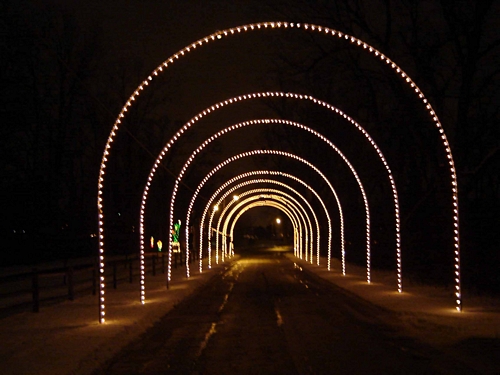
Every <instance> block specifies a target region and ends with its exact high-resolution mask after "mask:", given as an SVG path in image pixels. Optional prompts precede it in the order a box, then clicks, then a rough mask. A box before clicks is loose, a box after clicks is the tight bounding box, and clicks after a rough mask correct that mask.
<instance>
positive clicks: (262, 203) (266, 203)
mask: <svg viewBox="0 0 500 375" xmlns="http://www.w3.org/2000/svg"><path fill="white" fill-rule="evenodd" d="M262 206H268V207H275V208H277V209H279V210H281V211H282V212H283V213H284V214H285V215H287V216H288V219H289V220H290V222H291V223H292V226H293V228H294V256H296V257H298V258H299V257H300V253H299V249H298V246H297V242H298V230H297V228H296V225H297V223H295V221H294V218H293V217H292V216H291V214H290V212H289V211H288V209H287V208H286V207H285V206H283V205H281V204H279V203H277V202H273V201H269V200H265V201H257V202H254V203H251V204H249V205H248V206H246V207H244V208H243V209H242V210H241V211H239V213H238V214H237V215H236V217H235V219H234V220H233V224H232V226H231V230H230V231H229V233H230V237H231V238H233V236H234V227H235V225H236V223H237V222H238V219H239V218H240V217H241V216H242V215H243V214H244V213H245V212H247V211H248V210H250V209H252V208H255V207H262Z"/></svg>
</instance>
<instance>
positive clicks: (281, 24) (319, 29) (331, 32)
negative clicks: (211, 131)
mask: <svg viewBox="0 0 500 375" xmlns="http://www.w3.org/2000/svg"><path fill="white" fill-rule="evenodd" d="M268 28H269V29H288V28H290V29H299V30H305V31H308V32H315V33H321V34H323V35H327V36H332V37H335V38H338V40H342V41H345V42H347V43H351V44H352V45H354V46H357V47H359V48H362V49H364V50H366V51H367V52H369V53H371V54H372V55H374V56H375V58H377V59H380V60H381V62H383V63H385V64H386V65H387V66H388V67H389V68H391V69H392V70H393V72H394V74H396V76H397V77H399V78H402V79H403V80H404V82H405V83H406V84H407V85H408V86H409V87H411V89H412V90H413V92H414V93H415V95H416V96H417V97H418V99H419V101H421V102H422V103H423V105H424V106H425V110H426V111H427V112H428V113H429V114H430V116H431V117H432V120H433V122H434V124H435V126H436V128H437V129H438V132H439V133H440V137H441V142H442V144H443V146H444V151H445V154H446V157H447V159H448V165H449V172H450V177H451V186H452V205H453V231H454V251H455V277H456V278H455V295H456V299H457V300H456V301H457V306H456V308H457V310H458V311H461V310H462V306H461V301H462V295H461V282H460V279H461V276H460V234H459V206H458V182H457V174H456V169H455V163H454V160H453V155H452V152H451V147H450V144H449V142H448V139H447V137H446V134H445V132H444V129H443V127H442V125H441V122H440V120H439V118H438V116H437V114H436V113H435V111H434V109H433V107H432V106H431V104H430V103H429V102H428V100H427V98H426V97H425V96H424V94H423V92H422V91H421V90H420V88H419V87H418V85H417V84H416V83H415V82H414V81H413V80H412V79H411V78H410V77H409V76H408V74H406V72H405V71H404V70H403V69H402V68H401V67H400V66H398V65H397V64H396V63H395V62H394V61H392V60H391V59H390V58H389V57H387V56H385V55H384V54H383V53H381V52H380V51H378V50H377V49H376V48H374V47H373V46H371V45H370V44H368V43H366V42H364V41H363V40H361V39H358V38H356V37H354V36H351V35H349V34H345V33H342V32H340V31H338V30H335V29H332V28H329V27H324V26H319V25H314V24H308V23H294V22H287V21H276V22H259V23H252V24H248V25H242V26H237V27H233V28H229V29H225V30H222V31H217V32H215V33H213V34H210V35H207V36H205V37H203V38H201V39H198V40H197V41H195V42H193V43H191V44H189V45H188V46H186V47H184V48H182V49H181V50H179V51H178V52H176V53H174V54H173V55H172V56H171V57H169V58H168V59H167V60H165V61H164V62H162V63H161V64H160V65H159V66H158V67H156V68H155V69H154V70H153V72H152V73H151V74H150V75H149V76H148V77H147V78H146V79H145V80H144V81H142V82H141V83H140V84H139V86H138V87H137V88H136V90H135V91H134V92H133V93H132V95H131V96H130V97H129V99H128V100H127V101H126V103H125V105H124V106H123V107H122V109H121V110H120V113H119V114H118V117H117V119H116V120H115V122H114V125H113V127H112V129H111V132H110V134H109V136H108V138H107V141H106V144H105V147H104V151H103V155H102V159H101V163H100V168H99V175H98V183H97V212H98V221H97V225H98V233H99V241H98V251H99V258H98V261H99V262H98V264H99V302H98V303H99V305H98V306H99V322H100V323H104V322H105V314H106V313H105V297H104V289H105V277H104V229H103V226H104V224H103V220H104V211H103V191H102V189H103V184H104V180H105V174H106V167H107V157H108V155H109V152H110V150H111V144H112V143H113V141H114V138H115V136H116V132H117V131H118V130H119V128H120V125H121V121H122V119H123V118H124V117H125V114H126V112H127V111H128V109H129V107H131V106H132V104H133V102H134V101H135V100H136V98H137V97H138V96H139V95H140V93H141V92H142V91H143V90H144V89H145V88H146V87H147V86H148V85H149V82H150V81H152V80H153V77H156V76H158V75H159V74H161V73H162V72H163V71H164V70H165V69H166V68H168V66H169V65H171V64H173V63H174V62H175V61H177V60H179V59H180V58H181V57H183V56H185V55H186V54H188V53H190V52H192V51H194V50H196V49H197V48H199V47H201V46H204V45H207V44H209V43H211V42H216V41H218V40H221V39H223V38H226V37H231V36H232V35H234V34H241V33H245V32H252V31H258V30H261V29H268ZM181 130H182V129H181Z"/></svg>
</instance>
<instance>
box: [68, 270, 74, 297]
mask: <svg viewBox="0 0 500 375" xmlns="http://www.w3.org/2000/svg"><path fill="white" fill-rule="evenodd" d="M67 275H68V277H67V279H68V299H69V300H70V301H73V300H74V299H75V290H74V288H73V267H69V268H68V271H67Z"/></svg>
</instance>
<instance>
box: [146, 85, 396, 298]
mask: <svg viewBox="0 0 500 375" xmlns="http://www.w3.org/2000/svg"><path fill="white" fill-rule="evenodd" d="M263 97H285V98H293V99H299V100H309V101H310V102H312V103H314V104H318V105H320V106H322V107H324V108H327V109H329V110H330V111H332V112H333V113H335V114H339V115H340V116H342V117H343V118H344V119H346V120H347V121H348V122H349V123H350V124H352V125H354V127H355V128H356V129H357V130H359V131H360V132H361V134H362V135H363V136H364V137H365V138H366V139H367V140H368V142H369V143H370V145H371V146H372V147H373V148H374V150H375V151H376V153H377V155H378V157H379V159H380V160H381V162H382V164H383V165H384V168H385V169H386V171H387V173H388V177H389V182H390V184H391V188H392V195H393V200H394V215H395V232H396V260H397V285H398V292H400V293H401V292H402V291H403V272H402V261H401V226H400V213H399V198H398V193H397V189H396V183H395V180H394V177H393V176H392V172H391V170H390V168H389V164H388V163H387V160H386V159H385V157H384V155H383V153H382V151H381V150H380V148H379V147H378V146H377V144H376V143H375V141H374V140H373V138H371V136H370V135H369V134H368V132H367V131H366V130H365V129H364V128H363V127H362V126H361V125H359V124H358V123H357V122H356V121H354V119H352V118H351V117H349V116H348V115H347V114H345V113H344V112H342V111H341V110H339V109H338V108H336V107H334V106H332V105H330V104H328V103H326V102H324V101H322V100H319V99H316V98H314V97H312V96H308V95H301V94H294V93H283V92H261V93H253V94H248V95H242V96H237V97H233V98H230V99H228V100H225V101H222V102H219V103H217V104H215V105H212V106H211V107H209V108H206V109H205V110H203V111H202V112H199V113H198V114H197V115H196V116H195V117H193V118H192V119H191V120H190V121H188V122H187V123H186V124H185V125H184V127H182V128H181V129H180V130H179V131H178V132H177V133H176V134H175V135H174V136H173V137H172V138H171V139H170V141H169V142H168V143H167V144H166V146H165V147H164V149H163V151H162V152H161V153H160V155H159V156H158V158H157V159H156V162H155V164H154V166H153V168H152V169H151V171H150V174H149V177H148V181H147V183H146V185H145V187H144V192H143V198H142V202H141V210H140V224H139V233H140V240H139V243H140V257H141V258H142V259H143V258H144V249H145V245H144V211H145V206H146V200H147V196H148V191H149V187H150V185H151V181H152V179H153V177H154V174H155V172H156V169H157V168H158V166H159V164H160V163H161V160H162V159H163V157H164V155H165V153H166V152H167V151H168V150H169V149H170V147H171V146H172V145H173V144H174V143H175V142H176V141H177V140H178V139H179V138H180V137H181V136H182V134H183V133H184V131H185V130H187V129H188V128H189V127H191V126H192V125H194V124H195V123H196V122H197V121H199V120H201V118H203V117H204V116H207V115H208V114H209V113H211V112H213V111H215V110H218V109H221V108H223V107H224V106H228V105H230V104H234V103H237V102H239V101H243V100H250V99H255V98H263ZM292 123H293V122H292ZM308 129H309V128H308ZM304 130H307V129H304ZM317 134H319V133H317ZM217 136H219V134H217ZM323 138H324V137H323ZM325 141H326V142H327V143H329V144H330V146H333V147H334V149H335V148H336V147H335V146H334V145H333V144H331V142H330V141H329V140H328V139H326V138H325ZM342 158H343V160H344V161H345V162H347V164H348V166H349V168H350V169H351V172H353V175H354V176H355V178H356V181H357V183H358V185H359V186H360V190H361V193H362V196H363V201H364V204H365V211H366V226H367V231H366V232H367V235H366V243H367V256H366V258H367V262H366V263H367V281H368V282H370V281H371V267H370V264H371V252H370V236H369V226H370V217H369V210H368V202H367V199H366V194H365V193H364V189H363V187H362V184H361V181H360V180H359V178H358V177H357V173H356V172H355V170H354V168H351V165H350V163H349V162H348V161H347V159H344V157H343V156H342ZM173 220H174V219H173V216H171V217H170V230H171V228H172V225H173ZM144 268H145V265H144V262H141V281H142V280H143V279H144V278H145V276H144V272H143V269H144ZM141 285H142V288H143V289H142V290H143V291H142V292H141V300H142V301H144V293H145V292H144V288H145V287H144V284H143V283H142V284H141Z"/></svg>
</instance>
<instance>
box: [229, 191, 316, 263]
mask: <svg viewBox="0 0 500 375" xmlns="http://www.w3.org/2000/svg"><path fill="white" fill-rule="evenodd" d="M259 199H263V200H264V201H265V202H266V203H269V202H274V203H276V204H281V205H283V207H284V209H286V210H288V212H289V213H290V216H291V217H293V218H294V220H295V223H296V226H297V228H298V237H297V239H298V240H297V243H298V246H295V248H294V249H295V251H294V253H295V254H296V255H297V254H298V255H297V256H298V257H299V258H300V259H302V258H303V253H304V251H303V249H304V246H303V244H304V236H303V235H302V233H305V236H307V235H308V230H307V223H306V220H305V219H304V217H303V216H302V214H301V213H300V211H299V210H298V209H297V207H295V206H294V205H293V204H291V202H290V201H288V200H287V199H286V198H284V197H282V196H279V195H276V194H263V193H260V194H258V193H257V194H255V195H253V196H250V197H248V198H246V199H245V200H244V201H242V202H238V204H237V205H236V207H234V208H233V209H232V210H231V212H230V213H229V215H228V216H227V217H226V219H225V220H224V224H223V232H224V233H228V230H227V226H228V225H229V223H230V221H231V219H232V217H233V216H234V214H235V213H236V212H237V211H238V210H240V209H242V207H243V206H244V205H245V204H247V203H249V202H250V204H252V203H253V202H255V201H258V200H259ZM229 233H230V234H229V237H231V238H233V234H232V232H229ZM306 246H307V245H306ZM306 252H307V248H306Z"/></svg>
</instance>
